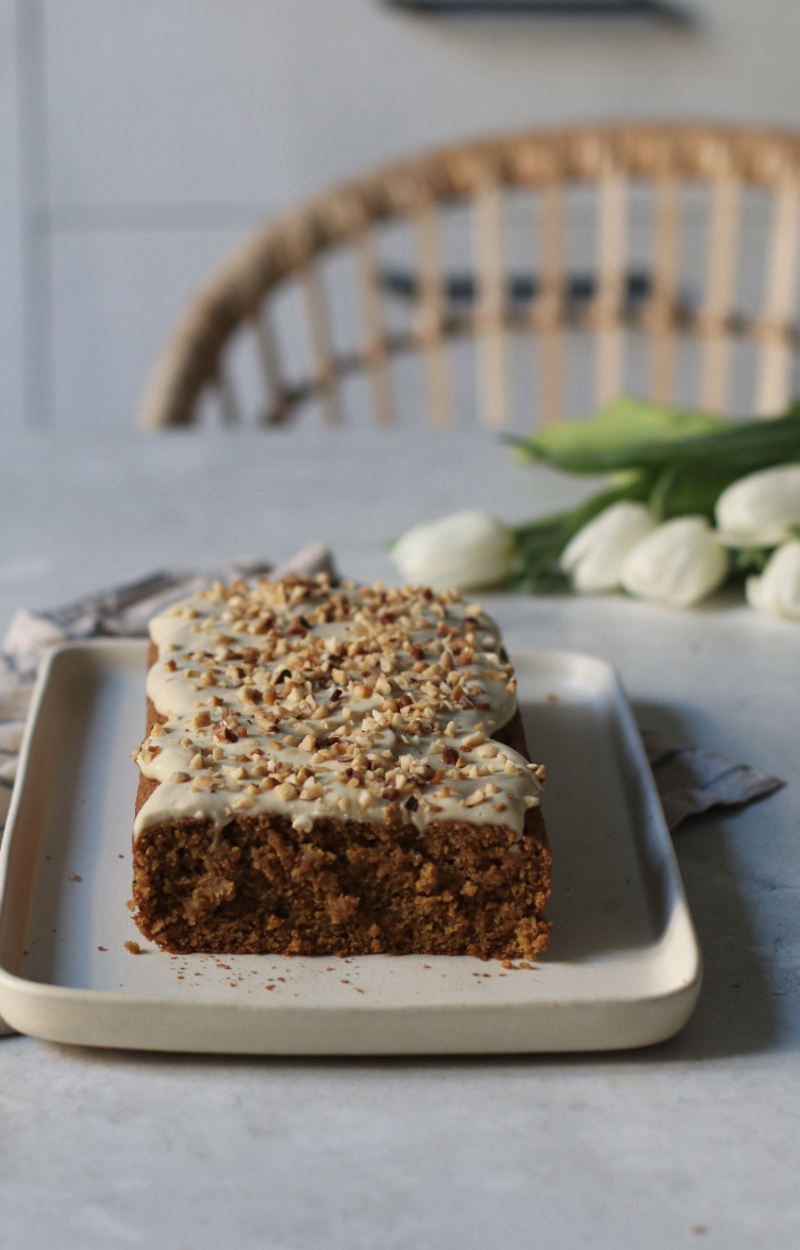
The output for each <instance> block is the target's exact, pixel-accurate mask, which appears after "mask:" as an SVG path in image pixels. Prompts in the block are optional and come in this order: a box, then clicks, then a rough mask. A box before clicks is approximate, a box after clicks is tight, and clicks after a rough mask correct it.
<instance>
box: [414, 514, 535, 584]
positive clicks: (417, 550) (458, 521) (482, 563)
mask: <svg viewBox="0 0 800 1250" xmlns="http://www.w3.org/2000/svg"><path fill="white" fill-rule="evenodd" d="M513 554H514V535H513V534H512V533H511V530H510V529H508V527H507V526H505V525H503V524H502V522H501V521H498V520H496V519H495V518H494V517H491V516H487V515H486V513H485V512H459V513H456V514H455V515H454V516H448V517H443V518H442V519H441V520H440V521H432V522H431V523H430V524H428V525H417V526H415V527H414V529H412V530H409V531H408V533H407V534H404V535H403V537H402V538H399V539H398V540H397V542H396V543H395V544H394V546H393V547H392V558H393V560H394V561H395V563H396V564H397V566H398V567H399V569H400V571H401V573H402V574H403V576H404V577H405V578H406V579H407V580H408V581H409V582H412V583H415V584H420V583H422V584H424V585H427V586H433V587H434V589H436V590H443V589H446V588H450V587H453V588H454V589H456V590H478V589H480V588H482V587H487V586H497V585H500V584H502V583H503V582H504V581H505V580H506V578H507V577H508V574H509V570H510V568H511V560H512V557H513Z"/></svg>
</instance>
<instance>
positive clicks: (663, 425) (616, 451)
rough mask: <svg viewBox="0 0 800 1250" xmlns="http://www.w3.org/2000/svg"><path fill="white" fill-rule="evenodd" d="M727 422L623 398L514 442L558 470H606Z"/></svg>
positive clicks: (636, 461)
mask: <svg viewBox="0 0 800 1250" xmlns="http://www.w3.org/2000/svg"><path fill="white" fill-rule="evenodd" d="M729 424H730V423H729V422H727V421H724V420H723V419H722V418H720V417H713V416H709V415H708V414H707V413H700V412H683V411H680V410H678V409H675V408H663V407H659V406H658V405H656V404H648V403H645V402H644V401H642V400H638V399H627V398H623V399H618V400H615V401H614V403H612V404H609V405H608V407H607V408H604V409H603V411H602V412H600V413H599V414H598V415H597V416H596V417H591V418H590V419H589V420H586V421H563V422H560V423H558V424H555V425H548V426H545V427H544V428H543V429H541V430H539V431H538V432H537V433H536V434H535V435H534V436H533V437H532V438H530V439H527V440H522V439H521V440H514V442H515V446H516V447H517V448H518V450H519V452H520V453H521V454H522V455H523V456H526V457H530V458H532V459H536V460H544V461H545V462H546V463H548V464H551V465H553V466H554V467H556V468H559V469H565V470H567V471H568V472H571V473H603V472H608V471H611V470H614V469H625V468H631V467H637V466H638V464H639V463H640V462H641V459H642V451H643V449H644V448H646V447H650V446H652V445H656V446H658V447H659V448H670V447H672V446H673V445H674V444H676V443H681V442H684V441H686V440H688V439H693V438H697V437H699V436H701V435H707V434H716V433H718V432H719V430H720V428H725V427H726V426H728V425H729ZM661 458H662V459H663V458H664V457H663V455H662V457H661ZM650 463H653V461H652V459H651V460H650Z"/></svg>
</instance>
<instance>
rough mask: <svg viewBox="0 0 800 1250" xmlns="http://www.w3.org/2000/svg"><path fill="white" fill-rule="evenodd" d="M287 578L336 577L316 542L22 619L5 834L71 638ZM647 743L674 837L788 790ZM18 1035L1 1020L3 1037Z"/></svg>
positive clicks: (2, 660) (2, 787)
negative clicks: (35, 711)
mask: <svg viewBox="0 0 800 1250" xmlns="http://www.w3.org/2000/svg"><path fill="white" fill-rule="evenodd" d="M289 573H295V574H298V575H305V576H313V575H314V574H316V573H329V574H330V575H331V576H332V577H335V576H336V572H335V568H334V563H333V557H332V555H331V553H330V551H328V549H327V548H326V547H324V546H323V545H322V543H314V544H313V545H312V546H310V547H305V548H303V550H302V551H299V552H298V553H297V555H296V556H294V557H293V558H292V559H291V560H289V561H287V562H286V563H285V564H283V565H281V566H280V567H278V568H275V569H271V568H270V566H269V565H267V564H263V563H262V562H261V561H260V560H254V559H249V558H241V559H238V560H233V561H231V563H230V564H226V565H224V566H223V567H222V568H219V569H216V570H214V571H213V572H211V573H205V574H198V573H174V572H161V573H153V574H151V575H150V576H149V577H146V578H143V579H141V580H140V581H137V582H132V583H129V584H127V585H124V586H117V587H115V588H113V589H111V590H107V591H103V592H101V593H100V594H97V595H90V596H88V597H86V598H84V599H78V600H76V601H75V602H74V603H70V604H67V605H66V606H65V607H62V608H55V609H53V610H51V611H49V612H38V613H32V612H28V611H26V610H24V609H22V610H20V611H19V612H17V614H16V616H15V617H14V618H13V620H12V621H11V624H10V625H9V628H8V632H7V634H6V637H5V641H4V644H3V651H2V653H0V835H1V834H2V829H3V827H4V825H5V820H6V816H7V814H8V808H9V804H10V802H11V790H12V786H13V783H14V778H15V776H16V767H17V756H18V753H19V748H20V743H21V741H22V732H23V729H24V727H25V717H26V714H27V710H28V704H29V702H30V696H31V691H32V689H33V685H34V682H35V680H36V672H37V670H38V667H39V663H40V661H41V659H42V657H43V656H44V655H46V653H47V652H48V651H49V650H50V649H51V648H52V647H54V646H58V645H59V644H61V643H63V642H67V641H69V640H70V639H80V638H99V637H146V636H147V623H148V621H149V620H150V618H151V617H152V616H154V615H155V614H156V612H161V611H163V610H164V608H167V607H169V606H170V604H172V603H176V602H177V601H178V600H179V599H185V598H186V597H187V596H188V595H192V594H194V593H195V592H196V591H198V590H202V589H203V588H204V587H207V586H211V585H213V583H214V582H215V581H221V582H225V583H228V582H231V581H233V580H235V579H236V578H237V577H245V578H247V577H257V576H264V575H268V576H269V577H270V579H271V580H277V579H278V578H280V577H285V576H287V575H288V574H289ZM642 739H643V741H644V747H645V751H646V753H647V758H648V760H649V762H650V767H651V768H652V770H653V776H654V778H655V783H656V787H657V789H658V793H659V796H660V798H661V803H662V806H663V808H664V815H665V817H666V821H667V826H668V828H669V829H670V830H673V829H675V827H676V826H677V825H679V824H680V823H681V821H683V820H685V819H686V817H687V816H694V815H696V814H697V813H699V812H704V811H707V810H708V808H710V807H715V806H717V805H722V806H726V807H727V806H732V805H736V804H741V803H749V802H750V801H751V799H756V798H760V797H761V796H763V795H767V794H772V793H773V791H775V790H778V789H780V787H781V786H783V785H784V784H785V783H784V782H782V781H780V780H779V779H778V778H777V777H771V776H769V774H768V773H762V772H759V771H758V770H757V769H754V768H749V767H748V766H747V764H739V763H737V762H736V761H735V760H731V759H728V758H727V757H726V756H724V755H718V754H717V753H716V752H715V751H705V750H697V749H695V748H693V747H681V746H674V745H672V744H671V743H668V742H665V741H664V739H663V738H660V737H658V735H657V734H653V733H649V732H647V731H642ZM13 1032H14V1030H13V1029H11V1028H9V1027H8V1026H7V1025H6V1024H5V1023H4V1021H3V1020H2V1019H0V1037H2V1036H4V1035H6V1034H10V1033H13Z"/></svg>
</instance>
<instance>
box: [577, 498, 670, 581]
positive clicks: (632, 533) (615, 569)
mask: <svg viewBox="0 0 800 1250" xmlns="http://www.w3.org/2000/svg"><path fill="white" fill-rule="evenodd" d="M655 527H656V521H655V520H654V518H653V517H652V515H651V514H650V513H649V512H648V510H647V508H646V507H645V505H644V504H643V503H631V502H629V501H628V500H621V501H620V502H619V503H612V504H611V506H610V507H608V508H606V509H604V511H603V512H600V513H598V515H597V516H596V517H594V518H593V519H592V520H591V521H589V522H588V524H586V525H584V527H583V529H581V530H578V533H577V534H576V535H575V537H574V538H573V539H571V540H570V542H569V543H568V544H567V546H566V547H565V548H564V551H563V552H562V555H561V559H560V560H559V562H558V563H559V568H560V569H561V571H562V572H563V573H568V574H569V576H570V579H571V581H572V584H573V586H574V587H575V589H576V590H581V591H589V592H591V591H599V590H615V589H616V587H617V586H619V585H620V581H621V576H622V566H623V564H624V563H625V559H626V557H627V555H628V553H629V552H630V551H632V550H633V548H634V547H635V546H636V544H637V543H638V542H639V541H640V539H642V538H644V536H645V534H649V533H650V531H651V530H653V529H655Z"/></svg>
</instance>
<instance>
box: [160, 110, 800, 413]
mask: <svg viewBox="0 0 800 1250" xmlns="http://www.w3.org/2000/svg"><path fill="white" fill-rule="evenodd" d="M799 227H800V137H798V136H795V135H791V134H785V133H780V132H775V131H764V130H755V129H735V128H727V127H723V126H699V125H674V126H673V125H618V126H613V125H612V126H596V127H581V128H577V129H569V130H558V131H534V132H529V133H524V134H517V135H511V136H509V137H501V138H499V139H493V140H491V141H488V142H479V143H473V144H469V145H465V146H463V147H454V148H448V149H446V150H443V151H439V152H434V153H433V154H429V155H425V156H423V157H420V158H417V159H413V160H407V161H404V162H401V163H399V164H395V165H392V166H390V167H388V168H385V169H382V170H379V171H378V172H376V173H373V174H371V175H368V176H366V177H364V178H361V179H358V180H356V181H354V182H351V183H348V184H346V185H344V186H341V187H339V188H337V189H334V190H332V191H329V192H327V193H325V194H323V195H320V196H319V197H318V198H316V199H314V200H312V201H310V202H309V203H306V204H304V205H303V206H301V207H299V208H297V209H295V210H293V211H292V212H289V213H287V214H286V215H285V216H283V217H281V218H279V219H278V220H276V221H274V222H271V223H269V224H267V225H266V226H265V227H264V229H263V230H262V231H261V232H260V233H258V234H257V235H256V236H255V237H254V238H253V239H252V240H251V241H250V242H248V243H247V244H246V245H245V246H244V247H243V248H242V249H241V250H240V251H239V252H238V253H237V254H235V255H234V256H232V257H231V258H230V259H229V260H228V261H227V263H226V264H224V265H223V267H222V268H221V270H220V271H219V272H218V273H217V275H216V276H215V277H214V278H213V279H212V281H211V282H210V283H209V284H208V285H207V286H206V287H205V289H204V290H202V291H201V292H200V294H199V295H198V297H197V298H196V300H195V301H194V303H193V304H192V305H191V306H190V307H189V308H188V310H187V311H186V313H185V315H184V316H183V317H182V319H181V321H180V323H179V324H178V326H177V328H176V329H175V331H174V333H173V334H172V335H171V337H170V338H169V340H168V342H167V343H166V346H165V347H164V349H163V351H162V353H161V355H160V357H159V359H158V361H157V363H156V366H155V369H154V371H153V375H152V377H151V380H150V383H149V385H148V388H147V390H146V394H145V396H144V399H143V402H142V406H141V411H140V415H139V422H140V425H141V426H143V427H144V428H146V429H150V430H156V429H164V428H167V427H173V426H188V425H191V424H193V423H194V422H196V421H197V420H198V417H199V414H201V413H202V412H205V413H206V417H207V414H208V408H209V404H211V405H212V406H214V405H216V407H217V410H218V415H219V417H220V418H221V420H222V421H223V422H224V423H226V424H230V425H236V424H248V423H250V424H253V423H263V424H265V425H277V424H280V423H283V422H286V421H288V420H289V419H290V418H292V417H293V416H294V415H295V414H296V413H297V412H298V410H299V409H300V408H301V407H303V406H304V405H306V404H308V402H309V401H312V402H313V403H315V404H316V406H317V407H318V408H321V410H322V413H323V415H324V418H325V420H326V421H328V422H330V423H334V424H335V423H336V422H339V421H340V420H342V419H343V416H344V413H345V411H346V409H347V406H348V400H347V395H348V393H351V394H355V393H356V391H357V390H358V386H356V385H355V384H356V383H358V384H360V386H361V391H360V392H359V393H360V394H361V397H362V401H363V397H364V395H365V394H368V395H369V396H370V406H371V408H372V411H373V413H374V417H375V418H376V419H377V421H378V422H379V423H383V424H388V423H390V422H392V421H393V420H395V419H397V409H398V393H399V391H398V377H399V376H400V374H399V372H398V371H399V370H400V371H402V369H403V367H404V366H403V360H404V359H406V360H408V359H410V360H412V361H414V362H416V363H415V367H416V368H417V370H418V371H419V373H420V376H421V377H422V378H424V379H425V386H424V388H418V389H417V391H416V392H414V403H415V405H416V407H417V410H418V411H419V410H420V409H422V410H424V413H425V418H426V419H429V420H430V421H432V422H434V423H437V424H444V423H447V422H450V421H453V420H454V419H456V417H457V416H458V415H460V414H459V407H460V406H463V404H462V403H461V401H460V400H458V402H457V399H456V396H457V394H458V392H459V387H458V385H456V384H455V382H454V379H455V380H456V381H457V379H458V376H459V375H460V373H461V372H462V371H463V369H464V368H466V365H465V361H464V359H463V358H462V356H461V355H459V352H460V350H461V347H460V345H463V344H464V343H468V344H470V345H471V347H470V350H472V351H474V353H475V356H476V364H477V375H476V385H474V386H472V385H471V384H467V385H466V386H465V385H461V392H462V393H465V394H473V395H474V396H476V397H477V403H476V407H477V409H478V412H479V419H480V420H482V421H483V422H485V423H486V424H487V425H489V426H493V427H504V426H508V425H510V424H514V423H516V424H517V425H519V424H522V425H523V426H524V427H526V428H529V427H530V426H532V425H533V424H535V423H536V421H541V420H544V421H550V420H556V419H558V418H560V417H561V416H562V415H564V413H565V411H569V412H573V413H574V412H578V411H581V410H582V411H589V410H591V409H592V408H595V407H598V406H600V405H602V404H603V403H605V402H606V401H608V400H610V399H612V398H613V397H615V396H616V395H618V394H620V393H623V392H625V393H640V394H642V395H644V396H645V397H650V398H652V399H653V400H656V401H660V402H673V401H676V400H680V401H681V402H683V403H685V404H695V405H697V406H700V407H702V408H704V409H707V410H709V411H716V412H723V411H726V410H729V409H731V408H733V409H737V407H738V409H740V410H741V411H750V412H757V413H761V414H766V413H771V412H777V411H780V410H781V409H782V408H783V407H784V406H785V404H786V401H787V399H788V398H789V396H790V394H791V392H792V390H793V365H794V362H795V357H796V353H797V348H798V341H799V340H798V332H797V330H796V328H795V314H796V306H797V298H798V282H797V270H798V228H799ZM454 232H455V233H454ZM344 288H347V290H348V291H349V295H345V296H343V295H342V293H341V292H342V290H343V289H344ZM576 345H577V346H576ZM523 348H524V349H526V350H528V349H529V350H530V353H531V361H532V369H531V370H530V374H531V379H532V382H531V385H530V386H529V393H528V395H527V398H525V397H523V399H522V400H520V397H519V394H518V393H517V392H518V391H519V388H518V387H515V383H514V371H515V368H517V366H516V365H515V364H514V361H515V360H516V359H517V357H518V356H519V353H520V351H522V350H523ZM574 351H577V352H578V356H579V357H580V360H582V361H583V366H582V367H583V368H584V372H586V371H588V373H589V374H590V375H591V387H590V388H589V389H586V388H584V389H585V393H584V394H583V395H582V396H577V397H576V396H574V395H573V396H571V397H570V394H569V389H570V384H571V382H570V380H571V378H572V377H573V376H577V374H576V370H577V365H575V364H574V361H572V357H571V355H570V353H571V352H574ZM737 353H738V354H739V355H741V356H742V360H743V361H744V363H743V364H742V363H741V362H740V363H739V364H737V358H738V357H737ZM515 354H516V355H515ZM742 354H743V355H742ZM576 359H577V357H576ZM247 361H249V364H247V363H246V362H247ZM737 370H738V372H737ZM518 371H519V370H518V368H517V372H518ZM632 371H633V374H632ZM637 371H638V372H637ZM403 376H405V375H403ZM365 380H366V381H367V382H368V385H367V386H365V385H364V382H365ZM400 389H401V390H402V387H401V388H400ZM522 389H523V391H524V388H522ZM515 405H516V411H514V406H515ZM520 405H522V411H520V410H519V409H520Z"/></svg>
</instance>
